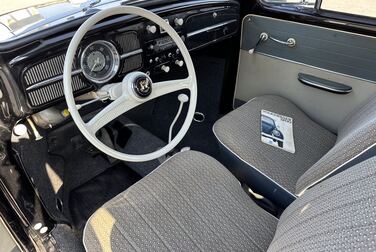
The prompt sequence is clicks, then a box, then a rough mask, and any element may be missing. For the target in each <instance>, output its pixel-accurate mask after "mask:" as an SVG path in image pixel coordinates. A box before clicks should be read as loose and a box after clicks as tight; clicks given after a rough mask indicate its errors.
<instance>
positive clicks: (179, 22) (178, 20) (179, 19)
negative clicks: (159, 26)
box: [174, 18, 184, 26]
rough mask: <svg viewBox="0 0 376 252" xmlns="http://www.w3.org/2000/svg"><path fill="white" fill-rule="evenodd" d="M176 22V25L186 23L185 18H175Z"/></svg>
mask: <svg viewBox="0 0 376 252" xmlns="http://www.w3.org/2000/svg"><path fill="white" fill-rule="evenodd" d="M174 23H175V25H176V26H182V25H183V24H184V19H182V18H175V20H174Z"/></svg>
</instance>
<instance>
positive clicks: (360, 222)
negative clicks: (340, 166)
mask: <svg viewBox="0 0 376 252" xmlns="http://www.w3.org/2000/svg"><path fill="white" fill-rule="evenodd" d="M375 185H376V158H375V157H374V158H372V159H368V160H367V161H364V162H362V163H360V164H358V165H356V166H354V167H351V168H349V169H347V170H346V171H343V172H342V173H339V174H337V175H335V176H333V177H331V178H329V179H327V180H325V181H323V182H322V183H320V184H317V185H316V186H314V187H312V188H311V189H308V190H307V191H306V192H305V193H304V194H303V195H302V196H301V197H299V198H298V199H297V200H295V201H294V202H293V203H292V204H291V205H290V206H289V207H288V208H287V209H286V210H285V211H284V212H283V214H282V216H281V217H280V220H279V222H278V227H277V231H276V234H275V236H274V239H273V241H272V243H271V245H270V247H269V249H268V251H270V252H272V251H280V252H282V251H286V252H287V251H289V252H290V251H376V200H375V198H376V189H375V188H376V187H375Z"/></svg>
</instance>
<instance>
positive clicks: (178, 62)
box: [175, 60, 184, 67]
mask: <svg viewBox="0 0 376 252" xmlns="http://www.w3.org/2000/svg"><path fill="white" fill-rule="evenodd" d="M175 65H178V66H180V67H182V66H184V61H182V60H176V61H175Z"/></svg>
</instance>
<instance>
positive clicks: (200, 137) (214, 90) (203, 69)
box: [139, 56, 225, 158]
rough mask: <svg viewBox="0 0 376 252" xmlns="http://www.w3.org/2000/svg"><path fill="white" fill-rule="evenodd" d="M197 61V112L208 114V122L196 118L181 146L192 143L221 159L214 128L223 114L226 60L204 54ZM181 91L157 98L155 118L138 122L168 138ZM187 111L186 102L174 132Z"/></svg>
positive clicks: (161, 136)
mask: <svg viewBox="0 0 376 252" xmlns="http://www.w3.org/2000/svg"><path fill="white" fill-rule="evenodd" d="M194 64H195V68H196V73H197V82H198V84H197V85H198V98H197V107H196V111H197V112H202V113H203V114H204V115H205V121H204V122H201V123H198V122H195V121H193V122H192V124H191V127H190V129H189V131H188V133H187V134H186V136H185V137H184V139H183V140H182V141H181V142H180V144H179V145H178V148H182V147H186V146H189V147H191V149H192V150H197V151H201V152H204V153H206V154H208V155H211V156H213V157H214V158H218V157H219V149H218V143H217V140H216V138H215V136H214V133H213V131H212V127H213V125H214V123H215V122H216V121H217V120H218V119H219V118H220V117H221V116H222V115H221V114H220V104H221V97H222V90H223V89H222V87H223V85H224V83H223V77H224V71H225V60H224V59H222V58H215V57H206V56H205V57H204V56H202V57H195V58H194ZM179 93H181V92H176V93H173V94H170V95H166V96H163V97H161V98H159V99H158V100H156V103H155V107H154V111H153V116H152V120H151V121H150V122H147V123H146V122H139V123H140V124H141V125H142V126H143V127H144V128H146V129H148V130H149V131H150V132H152V133H153V134H155V135H156V136H158V137H159V138H161V139H163V140H166V139H167V138H168V129H169V127H170V124H171V122H172V120H173V118H174V117H175V115H176V112H177V110H178V107H179V101H178V99H177V96H178V94H179ZM186 110H187V105H185V109H184V110H183V112H182V114H181V116H180V118H179V120H178V122H177V123H176V125H175V127H174V134H176V133H177V130H179V129H180V128H181V125H182V123H183V120H184V119H185V115H186Z"/></svg>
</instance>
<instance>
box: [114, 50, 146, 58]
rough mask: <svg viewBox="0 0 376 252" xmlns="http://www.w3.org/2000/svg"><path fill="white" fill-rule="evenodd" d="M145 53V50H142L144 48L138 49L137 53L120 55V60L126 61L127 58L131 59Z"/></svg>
mask: <svg viewBox="0 0 376 252" xmlns="http://www.w3.org/2000/svg"><path fill="white" fill-rule="evenodd" d="M143 52H144V50H142V48H140V49H137V50H135V51H131V52H127V53H124V54H122V55H120V59H126V58H129V57H132V56H135V55H137V54H140V53H143Z"/></svg>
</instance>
